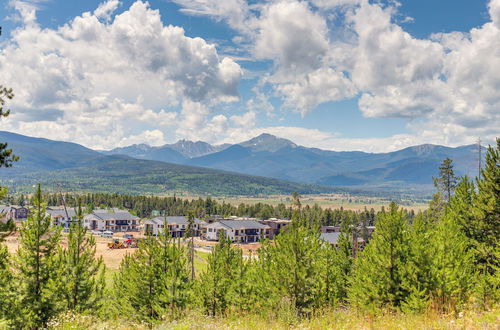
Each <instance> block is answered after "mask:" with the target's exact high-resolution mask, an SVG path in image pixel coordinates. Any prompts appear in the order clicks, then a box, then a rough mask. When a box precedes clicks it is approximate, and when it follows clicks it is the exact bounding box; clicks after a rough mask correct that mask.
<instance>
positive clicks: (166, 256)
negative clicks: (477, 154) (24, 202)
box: [0, 140, 500, 329]
mask: <svg viewBox="0 0 500 330" xmlns="http://www.w3.org/2000/svg"><path fill="white" fill-rule="evenodd" d="M499 162H500V140H497V145H496V147H490V148H489V149H488V153H487V158H486V165H485V168H484V169H482V172H481V177H480V178H479V179H476V180H475V181H472V180H471V179H469V178H467V177H463V178H460V179H458V180H457V178H455V176H454V174H453V166H452V162H450V161H445V162H443V165H442V166H441V168H440V175H439V177H438V178H437V179H436V186H437V187H438V192H437V193H436V194H435V196H434V199H433V201H432V202H431V203H430V205H429V209H428V210H426V211H424V212H419V213H418V214H416V215H414V216H413V215H411V214H410V213H409V212H408V211H406V210H404V209H401V208H399V207H398V206H397V205H396V204H395V203H392V204H391V205H390V207H389V208H388V209H387V210H382V211H381V212H380V213H379V214H378V216H377V219H376V230H375V233H374V234H373V237H372V239H371V240H370V242H369V243H368V244H367V246H366V247H365V249H364V250H363V251H361V252H359V254H358V255H356V256H355V255H353V249H352V246H351V244H352V241H351V239H350V234H349V230H350V229H351V228H352V226H349V225H347V223H344V225H343V231H342V233H341V235H340V238H339V242H338V244H337V246H335V247H334V246H331V245H329V244H327V243H326V242H325V241H323V240H321V238H320V234H319V231H318V224H317V223H315V222H313V221H310V219H309V218H308V214H307V213H305V212H304V209H305V208H302V207H301V206H300V201H299V199H298V196H296V198H294V201H295V206H296V207H295V208H294V209H293V211H292V223H291V224H290V225H289V226H288V227H287V230H285V231H284V232H283V233H280V234H279V235H278V236H277V237H276V239H275V240H274V241H273V242H269V241H264V242H263V243H262V247H261V248H260V250H259V251H258V255H257V256H256V257H253V258H245V257H244V256H243V254H242V250H240V249H237V248H235V247H234V246H233V245H232V244H231V242H230V241H229V239H228V238H226V237H224V236H222V238H221V240H220V242H219V244H218V245H217V246H216V247H215V248H214V250H213V252H212V253H211V254H210V255H209V256H208V264H207V268H206V270H204V271H203V272H201V274H198V275H199V276H197V277H194V276H192V275H193V274H192V269H191V268H190V265H189V264H190V262H192V261H190V253H189V249H188V246H186V244H182V243H181V241H180V240H173V239H172V238H170V237H168V236H166V235H160V236H159V237H158V238H155V237H148V238H147V239H146V240H145V241H144V242H142V243H141V244H140V245H139V248H138V250H137V251H136V253H134V254H132V255H127V256H126V257H125V258H124V259H123V261H122V263H121V265H120V268H119V270H118V271H117V272H116V274H115V276H114V278H113V281H112V285H111V286H110V287H105V285H104V272H105V269H104V265H103V263H102V259H99V258H96V256H95V241H94V240H93V238H92V236H89V235H85V228H84V227H83V225H82V217H83V213H82V208H81V205H82V204H83V203H82V201H79V202H78V201H77V202H76V203H77V205H78V206H77V209H78V212H77V214H78V217H77V218H78V221H77V222H76V223H74V224H73V225H72V226H71V228H70V231H69V235H68V237H67V246H66V247H63V246H62V245H61V244H60V243H61V234H60V229H58V228H56V227H54V226H53V225H52V223H51V221H50V218H49V217H48V216H46V214H45V205H46V204H45V203H44V201H43V196H42V193H41V189H40V187H38V189H37V191H36V193H35V194H34V196H33V197H34V200H33V208H32V212H31V213H30V215H29V218H28V220H27V221H26V222H25V223H23V225H22V226H21V228H20V229H19V240H20V247H19V249H18V251H17V254H16V255H10V254H9V253H8V252H7V250H6V248H5V246H3V245H1V246H0V301H1V302H2V304H0V318H3V319H5V320H7V322H8V324H9V325H10V326H11V327H13V328H29V329H36V328H43V327H45V326H46V325H47V324H48V322H49V320H50V319H51V318H53V317H56V316H57V315H58V314H59V313H62V312H64V311H68V310H71V311H75V312H78V313H98V314H99V315H101V316H102V317H106V318H110V317H114V318H120V319H130V320H135V321H141V322H148V323H149V324H151V325H153V324H155V323H156V322H159V321H161V320H164V319H168V318H177V317H181V316H182V315H183V314H184V313H186V312H187V311H189V310H192V309H196V310H201V311H203V312H204V313H206V314H207V315H210V316H224V315H228V314H234V313H236V315H238V313H261V314H266V315H276V314H278V315H283V314H284V315H287V314H293V315H298V316H299V317H309V316H311V315H313V314H315V313H317V312H320V311H324V310H328V308H338V307H341V306H350V308H355V309H359V310H362V311H366V312H370V313H379V312H382V311H393V312H411V313H414V312H423V311H426V310H429V309H432V310H435V311H438V312H443V313H450V312H452V313H459V312H460V311H462V310H465V309H469V308H490V307H491V306H494V305H495V304H496V303H498V299H499V298H500V297H499V286H500V282H499V275H498V272H497V271H498V267H499V256H500V255H499V252H500V250H499V245H498V239H499V237H500V235H499V225H500V199H499V193H500V167H499ZM205 202H206V201H205ZM182 203H185V202H184V201H183V202H182ZM191 206H192V205H191ZM193 216H194V213H192V214H191V216H190V218H191V217H193ZM10 228H11V227H10ZM9 230H12V228H11V229H9ZM3 231H4V232H5V230H3ZM2 237H3V236H2ZM101 307H103V308H101Z"/></svg>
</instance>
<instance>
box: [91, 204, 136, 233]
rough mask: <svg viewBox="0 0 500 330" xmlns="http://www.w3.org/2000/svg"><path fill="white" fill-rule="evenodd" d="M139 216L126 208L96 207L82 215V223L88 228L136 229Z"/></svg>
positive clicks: (117, 230) (113, 230) (110, 229)
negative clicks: (109, 208) (96, 208)
mask: <svg viewBox="0 0 500 330" xmlns="http://www.w3.org/2000/svg"><path fill="white" fill-rule="evenodd" d="M139 222H140V218H139V217H136V216H135V215H133V214H131V213H130V212H128V211H126V210H119V209H111V210H103V209H98V210H94V211H93V212H91V213H89V214H86V215H85V216H84V217H83V224H84V226H85V227H87V229H90V230H109V231H112V232H119V231H137V230H138V227H139V224H140V223H139Z"/></svg>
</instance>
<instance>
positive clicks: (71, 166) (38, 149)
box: [0, 132, 485, 194]
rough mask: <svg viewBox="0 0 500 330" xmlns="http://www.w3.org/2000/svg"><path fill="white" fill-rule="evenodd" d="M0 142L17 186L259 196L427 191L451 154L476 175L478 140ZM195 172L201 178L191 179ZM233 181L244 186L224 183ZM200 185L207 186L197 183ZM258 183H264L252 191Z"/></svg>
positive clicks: (459, 169)
mask: <svg viewBox="0 0 500 330" xmlns="http://www.w3.org/2000/svg"><path fill="white" fill-rule="evenodd" d="M0 141H6V142H8V143H9V146H10V147H12V148H13V149H14V151H15V153H16V154H18V155H20V156H21V161H20V162H18V163H16V164H15V166H14V167H13V168H9V169H4V170H2V172H4V173H3V174H0V178H2V177H3V180H4V181H5V180H6V179H7V177H8V178H9V179H11V180H14V181H15V184H16V185H18V186H19V185H21V186H22V185H29V184H32V183H31V182H32V181H33V182H34V181H36V180H37V179H39V178H54V180H55V178H58V179H59V178H65V180H69V181H72V182H73V183H74V182H75V181H78V180H79V181H78V182H80V185H81V186H80V187H79V188H80V189H87V190H89V189H92V187H91V186H92V184H94V186H95V185H99V186H101V188H103V187H105V186H106V185H108V186H109V187H111V186H115V188H117V189H119V188H120V187H121V186H120V182H121V183H122V185H123V184H124V185H125V186H126V187H127V188H126V189H128V190H130V189H131V188H130V184H131V182H133V183H134V184H139V183H140V184H141V185H146V186H147V185H148V184H149V185H153V186H154V185H156V186H155V187H154V188H153V187H152V186H151V187H150V188H147V187H146V186H144V187H142V188H141V189H142V190H141V191H143V192H147V191H148V189H151V190H155V191H156V190H161V189H167V190H175V189H181V190H182V189H184V190H186V191H187V190H190V189H191V191H195V190H196V192H197V193H204V192H205V193H213V191H214V190H216V191H218V192H219V193H220V194H224V193H227V192H229V191H231V194H233V193H234V194H238V193H241V194H246V193H250V194H256V193H257V194H258V193H269V192H271V191H272V192H273V193H279V192H280V191H283V192H289V191H293V189H295V190H297V191H301V192H303V193H304V192H306V191H308V192H312V191H315V192H327V191H330V192H331V191H334V190H335V189H333V188H328V187H336V188H337V187H351V189H352V188H354V189H358V190H363V189H372V188H373V187H384V188H388V189H389V190H391V189H399V190H401V189H402V190H404V189H406V188H408V187H409V186H410V185H413V186H416V187H417V190H418V189H420V188H422V189H427V190H428V189H429V187H430V186H431V185H432V177H433V176H436V175H437V172H438V166H439V164H440V163H441V162H442V160H443V159H444V158H446V157H449V158H451V159H453V161H454V166H455V167H454V169H455V172H456V174H457V175H469V176H474V175H475V174H476V173H477V146H476V145H469V146H461V147H456V148H451V147H445V146H439V145H431V144H425V145H419V146H414V147H408V148H405V149H402V150H398V151H394V152H389V153H366V152H361V151H342V152H338V151H329V150H321V149H317V148H307V147H303V146H300V145H297V144H295V143H293V142H292V141H290V140H287V139H283V138H279V137H276V136H273V135H270V134H261V135H259V136H257V137H255V138H253V139H250V140H248V141H244V142H241V143H238V144H234V145H227V144H226V145H216V146H213V145H210V144H208V143H206V142H201V141H198V142H192V141H187V140H180V141H178V142H176V143H174V144H166V145H163V146H159V147H152V146H149V145H146V144H135V145H131V146H127V147H121V148H116V149H113V150H109V151H95V150H91V149H88V148H86V147H84V146H81V145H79V144H75V143H69V142H62V141H53V140H48V139H40V138H32V137H27V136H23V135H19V134H14V133H9V132H0ZM484 154H485V153H484V152H483V155H484ZM162 173H165V175H163V174H162ZM167 174H168V175H167ZM6 175H7V177H6ZM188 177H189V178H190V179H189V180H186V178H188ZM195 177H196V178H198V179H199V181H198V182H195V181H193V178H195ZM217 177H219V179H220V181H217V180H216V179H215V178H217ZM230 177H231V179H229V178H230ZM71 178H73V179H71ZM76 178H78V180H76ZM181 178H182V179H181ZM269 178H272V179H273V180H274V181H272V180H271V181H269V180H270V179H269ZM70 179H71V180H70ZM200 180H201V181H203V182H204V183H203V184H202V183H201V181H200ZM225 180H226V181H227V182H226V181H225ZM92 182H93V183H92ZM188 182H189V183H188ZM206 182H212V184H208V185H207V184H205V183H206ZM228 182H232V183H233V184H234V183H235V182H239V183H240V184H239V185H237V187H231V188H227V186H228V184H229V183H228ZM256 182H258V183H256ZM197 184H198V185H199V187H201V186H203V187H204V188H200V189H198V187H194V186H193V185H197ZM255 184H257V186H259V187H260V188H256V189H247V188H248V187H250V186H252V185H254V188H255ZM294 185H295V186H294ZM160 186H161V188H160ZM244 186H245V187H246V188H244ZM224 187H226V188H224ZM277 187H280V188H277ZM284 187H286V188H284ZM419 187H420V188H419ZM197 189H198V190H197ZM203 189H205V191H203ZM259 189H260V190H259ZM242 192H245V193H242Z"/></svg>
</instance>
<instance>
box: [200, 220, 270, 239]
mask: <svg viewBox="0 0 500 330" xmlns="http://www.w3.org/2000/svg"><path fill="white" fill-rule="evenodd" d="M221 230H222V231H224V232H225V234H226V236H227V237H229V239H230V240H231V241H233V242H237V243H253V242H258V241H260V240H262V239H266V238H269V234H270V230H271V227H269V226H268V225H263V224H261V223H259V222H257V221H255V220H221V221H219V222H214V223H211V224H209V225H207V226H206V234H205V238H206V239H207V240H210V241H218V240H219V232H220V231H221Z"/></svg>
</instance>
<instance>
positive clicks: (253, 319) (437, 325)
mask: <svg viewBox="0 0 500 330" xmlns="http://www.w3.org/2000/svg"><path fill="white" fill-rule="evenodd" d="M499 321H500V310H499V309H495V310H493V311H489V312H465V313H461V314H460V315H458V316H455V315H442V314H437V313H433V312H428V313H425V314H401V313H399V314H393V313H391V314H378V315H370V314H363V313H359V312H355V311H350V310H338V309H337V310H324V311H322V312H319V313H317V314H316V315H314V316H312V317H311V318H306V319H304V318H297V317H295V316H293V315H290V314H280V315H276V316H274V317H273V316H269V317H266V316H263V315H256V314H241V313H238V314H233V315H227V316H225V317H215V318H213V317H209V316H206V315H204V314H202V313H199V312H195V311H191V312H187V313H186V314H185V315H183V316H182V317H181V318H179V319H176V320H165V321H161V322H159V323H158V324H157V325H156V326H155V328H157V329H179V330H180V329H235V330H236V329H318V330H319V329H389V330H390V329H471V330H475V329H478V330H479V329H481V330H488V329H492V330H493V329H497V328H498V323H499ZM0 328H1V325H0ZM49 328H51V329H74V330H79V329H81V330H86V329H91V330H97V329H150V328H151V327H150V325H149V324H145V323H138V322H130V321H126V320H123V319H119V320H103V319H100V318H98V317H95V316H91V315H81V314H74V313H66V314H63V315H60V316H59V317H57V318H55V319H53V320H51V322H50V323H49Z"/></svg>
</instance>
